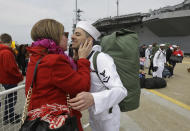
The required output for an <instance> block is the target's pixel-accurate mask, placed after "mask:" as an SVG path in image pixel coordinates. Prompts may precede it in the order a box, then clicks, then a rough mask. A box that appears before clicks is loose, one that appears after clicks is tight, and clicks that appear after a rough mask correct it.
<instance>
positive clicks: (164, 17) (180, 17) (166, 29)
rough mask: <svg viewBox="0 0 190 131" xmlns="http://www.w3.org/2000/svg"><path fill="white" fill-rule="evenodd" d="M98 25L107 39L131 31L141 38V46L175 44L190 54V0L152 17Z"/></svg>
mask: <svg viewBox="0 0 190 131" xmlns="http://www.w3.org/2000/svg"><path fill="white" fill-rule="evenodd" d="M94 25H95V26H96V27H97V28H98V30H100V31H101V32H102V33H103V34H105V35H106V34H110V33H112V32H114V31H117V30H119V29H121V28H128V29H131V30H133V31H135V32H136V33H137V34H138V36H139V40H140V44H146V45H149V44H152V43H153V42H157V43H171V44H175V45H179V46H180V47H181V49H182V50H183V51H184V53H185V54H190V0H185V1H184V2H183V3H181V4H179V5H175V6H169V7H164V8H161V9H158V10H154V11H152V12H151V13H135V14H129V15H123V16H116V17H110V18H104V19H100V20H98V21H96V22H95V23H94Z"/></svg>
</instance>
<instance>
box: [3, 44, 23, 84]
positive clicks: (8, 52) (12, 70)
mask: <svg viewBox="0 0 190 131" xmlns="http://www.w3.org/2000/svg"><path fill="white" fill-rule="evenodd" d="M22 80H23V76H22V74H21V73H20V71H19V68H18V66H17V64H16V60H15V56H14V53H13V51H12V49H11V48H10V47H8V46H6V45H2V44H0V83H1V84H17V83H19V82H20V81H22Z"/></svg>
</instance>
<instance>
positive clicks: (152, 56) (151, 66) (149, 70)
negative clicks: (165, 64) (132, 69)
mask: <svg viewBox="0 0 190 131" xmlns="http://www.w3.org/2000/svg"><path fill="white" fill-rule="evenodd" d="M158 49H159V48H158V46H157V43H156V42H155V43H153V44H152V54H151V56H150V67H149V69H148V74H149V75H152V73H151V70H152V71H153V58H154V55H155V53H156V52H157V51H158Z"/></svg>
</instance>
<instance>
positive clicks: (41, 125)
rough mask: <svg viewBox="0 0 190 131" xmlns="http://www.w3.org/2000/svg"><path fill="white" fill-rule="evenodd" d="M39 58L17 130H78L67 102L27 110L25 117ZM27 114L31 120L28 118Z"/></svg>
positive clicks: (68, 97)
mask: <svg viewBox="0 0 190 131" xmlns="http://www.w3.org/2000/svg"><path fill="white" fill-rule="evenodd" d="M41 59H42V58H41ZM41 59H40V60H38V61H37V63H36V66H35V70H34V75H33V80H32V84H31V87H30V89H29V91H28V95H27V98H26V102H25V107H24V111H23V115H22V123H23V124H22V126H21V128H20V130H19V131H78V127H77V119H76V116H73V114H72V110H71V107H70V106H68V104H67V105H59V104H55V103H54V104H51V105H48V104H46V105H42V106H41V108H37V109H34V110H31V111H30V112H28V116H27V118H26V112H27V110H28V106H29V104H30V99H31V96H32V89H33V84H34V82H35V79H36V73H37V67H38V64H39V63H40V61H41ZM69 99H70V96H69V94H68V95H67V102H68V100H69ZM29 116H30V119H31V120H29Z"/></svg>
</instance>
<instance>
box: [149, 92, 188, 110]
mask: <svg viewBox="0 0 190 131" xmlns="http://www.w3.org/2000/svg"><path fill="white" fill-rule="evenodd" d="M148 91H149V92H151V93H153V94H155V95H157V96H160V97H162V98H164V99H166V100H168V101H170V102H172V103H174V104H176V105H178V106H180V107H182V108H185V109H187V110H190V106H189V105H186V104H184V103H182V102H180V101H178V100H175V99H173V98H171V97H169V96H166V95H164V94H162V93H160V92H158V91H155V90H148Z"/></svg>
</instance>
